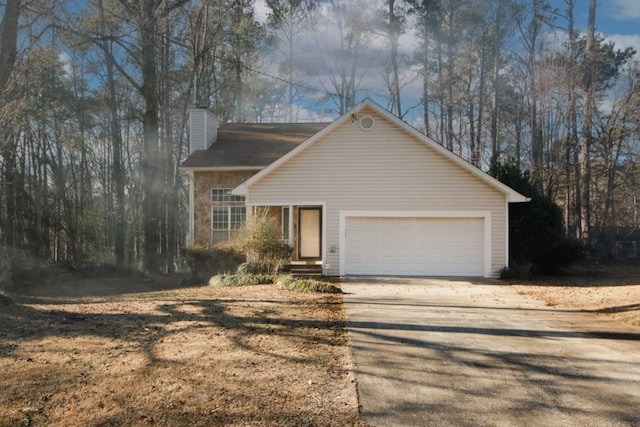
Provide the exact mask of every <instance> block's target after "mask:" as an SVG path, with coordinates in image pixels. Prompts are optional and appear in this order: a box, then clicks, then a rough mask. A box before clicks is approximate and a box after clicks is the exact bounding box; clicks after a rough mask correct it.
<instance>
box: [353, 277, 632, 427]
mask: <svg viewBox="0 0 640 427" xmlns="http://www.w3.org/2000/svg"><path fill="white" fill-rule="evenodd" d="M343 290H344V291H345V292H346V294H345V295H344V301H345V307H346V311H347V320H348V329H349V337H350V340H351V345H352V348H353V357H354V363H355V367H356V368H355V369H356V379H357V384H358V396H359V403H360V407H361V417H362V419H363V420H364V421H365V422H367V423H370V424H371V425H374V426H378V427H383V426H426V425H437V426H446V425H455V426H488V425H490V426H545V427H546V426H640V328H638V327H633V326H626V325H624V324H620V323H617V322H613V321H607V320H606V319H603V318H602V317H599V316H597V315H595V314H590V313H584V312H576V311H566V310H565V311H563V310H558V309H554V308H550V307H547V306H545V305H544V304H543V303H541V302H538V301H534V300H530V299H526V298H524V297H522V296H520V295H518V294H517V293H516V292H514V291H513V290H512V289H511V288H510V287H508V286H505V285H504V284H502V283H501V282H498V281H491V280H473V281H464V280H443V279H422V278H369V277H357V278H347V279H346V280H345V281H344V284H343Z"/></svg>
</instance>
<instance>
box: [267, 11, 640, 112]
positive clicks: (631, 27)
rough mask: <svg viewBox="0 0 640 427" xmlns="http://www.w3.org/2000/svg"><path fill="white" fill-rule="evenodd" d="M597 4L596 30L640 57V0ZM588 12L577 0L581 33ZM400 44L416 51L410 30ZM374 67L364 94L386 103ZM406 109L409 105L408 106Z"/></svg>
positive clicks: (415, 85) (407, 93)
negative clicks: (631, 49) (634, 51)
mask: <svg viewBox="0 0 640 427" xmlns="http://www.w3.org/2000/svg"><path fill="white" fill-rule="evenodd" d="M366 1H371V2H374V1H376V0H366ZM549 2H550V4H551V6H552V7H555V8H557V9H558V10H559V12H560V13H562V12H563V11H564V10H565V9H566V3H565V0H549ZM597 5H598V7H597V10H596V31H597V32H599V33H601V34H603V35H605V37H606V38H607V39H608V40H611V41H613V42H614V43H615V46H616V47H617V48H618V49H624V48H626V47H633V48H635V49H636V51H637V52H638V54H637V55H636V58H640V0H597ZM255 11H256V18H257V19H258V20H259V21H261V22H265V21H266V18H267V14H268V12H269V9H268V8H267V6H266V4H265V0H255ZM588 11H589V0H576V5H575V8H574V19H575V22H576V27H577V29H578V30H580V32H581V33H583V34H584V33H585V32H586V30H587V20H588ZM556 24H557V25H558V26H559V27H564V26H566V21H565V20H564V19H562V18H558V19H557V21H556ZM563 36H564V34H563V33H562V30H559V31H558V34H557V35H555V36H554V37H559V38H560V39H561V38H563ZM331 38H332V35H331V34H329V35H327V39H326V42H327V43H330V42H331ZM377 43H378V44H380V46H378V47H377V48H374V51H375V50H378V51H379V52H385V51H386V46H383V45H384V44H385V43H386V42H385V41H384V40H378V41H377ZM400 44H401V46H400V50H401V52H402V51H404V52H405V53H406V54H407V55H408V56H411V55H412V52H413V51H414V49H415V47H416V40H415V38H414V37H413V36H412V35H411V34H410V33H409V32H408V33H407V34H405V35H404V36H403V37H402V38H401V40H400ZM308 49H314V47H313V46H311V47H309V48H308ZM315 49H317V46H315ZM318 54H319V52H318ZM385 60H386V58H385V54H384V53H381V54H379V55H378V58H376V59H375V61H374V62H373V63H372V65H373V64H374V63H375V64H379V61H385ZM313 67H316V70H315V71H316V74H317V76H316V77H317V80H316V81H314V80H313V78H310V79H309V81H308V84H309V86H313V87H318V86H322V83H321V82H320V81H321V76H322V73H325V74H326V73H328V72H330V71H328V70H327V69H326V68H324V69H323V66H321V65H319V64H316V65H314V66H313ZM371 69H372V70H374V71H372V74H371V75H369V76H366V77H365V78H364V79H363V84H362V86H363V87H365V88H366V90H365V91H363V93H362V94H361V97H363V98H364V97H365V96H367V97H371V98H372V99H374V100H375V101H377V102H379V103H380V104H382V105H383V106H385V103H386V100H385V99H384V96H385V88H384V82H383V79H382V78H381V73H380V68H378V67H374V66H372V67H371ZM274 71H275V70H274ZM420 85H421V83H420V82H419V81H418V80H416V81H414V82H411V83H408V84H407V86H406V87H405V88H404V89H403V102H405V99H406V105H407V106H410V105H415V104H416V103H417V102H419V101H418V100H417V99H416V100H412V99H410V98H411V97H412V94H416V95H415V96H414V97H416V96H417V94H420V93H421V87H420ZM325 88H326V84H325ZM327 90H329V89H327ZM359 100H360V99H358V101H359ZM307 105H308V106H309V107H310V109H311V110H313V111H309V112H308V114H309V117H308V118H307V119H308V120H314V119H317V116H318V110H319V109H321V108H322V107H321V106H318V105H315V106H311V105H310V104H307ZM324 107H325V108H326V107H330V105H328V106H327V105H325V106H324ZM406 108H407V107H406V106H405V109H406ZM416 113H417V111H416ZM418 116H419V115H418V114H416V117H413V118H412V117H406V118H405V119H406V120H407V121H408V122H412V121H413V120H414V119H416V118H417V117H418ZM299 119H300V120H305V119H304V118H303V117H300V118H299ZM325 119H326V117H325Z"/></svg>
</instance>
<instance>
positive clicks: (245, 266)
mask: <svg viewBox="0 0 640 427" xmlns="http://www.w3.org/2000/svg"><path fill="white" fill-rule="evenodd" d="M236 271H237V272H238V273H240V274H259V273H260V271H261V266H260V265H258V264H256V263H255V262H243V263H242V264H240V265H239V266H238V269H237V270H236Z"/></svg>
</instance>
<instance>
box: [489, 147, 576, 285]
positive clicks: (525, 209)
mask: <svg viewBox="0 0 640 427" xmlns="http://www.w3.org/2000/svg"><path fill="white" fill-rule="evenodd" d="M492 174H493V176H494V177H495V178H497V179H498V180H499V181H500V182H502V183H504V184H506V185H508V186H509V187H511V188H513V189H514V190H516V191H518V192H519V193H521V194H523V195H525V196H527V197H529V198H531V201H530V202H529V203H511V204H509V260H510V265H509V269H508V270H505V271H503V272H502V273H503V277H506V276H514V275H515V276H520V277H521V276H523V275H527V274H529V273H539V274H555V273H559V272H561V271H562V270H564V269H566V268H567V267H569V266H570V265H571V264H572V263H575V262H577V261H580V260H582V259H584V256H585V248H584V246H583V245H582V244H581V243H580V242H578V241H577V240H575V239H572V238H569V237H567V235H566V232H565V227H564V223H563V218H562V210H561V209H560V207H559V206H558V205H557V204H556V203H555V202H554V201H553V200H552V199H551V197H549V196H546V195H544V194H542V192H541V191H540V190H539V189H538V187H537V186H536V185H535V183H534V182H533V180H532V178H531V177H530V175H529V173H528V171H525V172H523V171H521V170H520V169H519V168H518V167H517V165H516V163H515V162H514V161H513V160H507V161H506V162H504V163H499V164H498V165H497V166H496V167H495V169H494V170H493V171H492Z"/></svg>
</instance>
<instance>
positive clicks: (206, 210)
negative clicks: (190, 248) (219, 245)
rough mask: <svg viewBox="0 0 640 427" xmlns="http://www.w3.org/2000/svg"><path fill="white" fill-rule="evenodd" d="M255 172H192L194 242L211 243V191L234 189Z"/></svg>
mask: <svg viewBox="0 0 640 427" xmlns="http://www.w3.org/2000/svg"><path fill="white" fill-rule="evenodd" d="M256 173H257V171H225V172H194V176H193V180H194V192H195V193H194V197H193V202H194V207H193V234H194V236H193V237H194V242H196V243H204V244H209V243H210V241H211V189H212V188H235V187H237V186H238V185H240V184H242V183H243V182H244V181H246V180H247V179H249V178H250V177H251V176H253V175H255V174H256Z"/></svg>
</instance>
